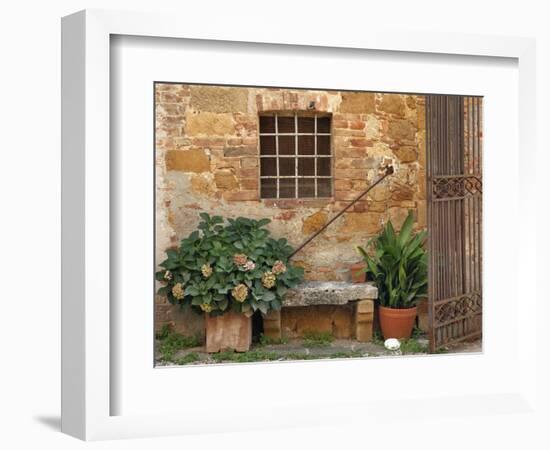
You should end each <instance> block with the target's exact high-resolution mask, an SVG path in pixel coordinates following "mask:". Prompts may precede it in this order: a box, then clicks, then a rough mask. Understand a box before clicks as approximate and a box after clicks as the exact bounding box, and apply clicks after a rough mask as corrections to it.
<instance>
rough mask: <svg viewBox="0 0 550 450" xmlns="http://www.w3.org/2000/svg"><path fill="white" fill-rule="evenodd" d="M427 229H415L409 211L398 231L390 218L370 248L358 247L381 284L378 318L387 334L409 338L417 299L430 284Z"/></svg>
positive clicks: (371, 275)
mask: <svg viewBox="0 0 550 450" xmlns="http://www.w3.org/2000/svg"><path fill="white" fill-rule="evenodd" d="M425 240H426V232H425V231H421V232H418V233H413V216H412V213H411V212H409V214H408V215H407V218H406V219H405V221H404V222H403V226H402V227H401V230H400V232H399V233H396V232H395V230H394V228H393V225H392V223H391V221H388V223H387V224H386V226H385V227H384V229H383V230H382V232H381V233H380V235H379V236H377V237H375V238H373V239H371V240H370V241H369V244H368V245H367V249H365V248H361V247H357V250H358V251H359V253H360V254H361V255H362V256H363V258H364V260H365V263H366V264H367V270H366V272H367V278H368V279H369V280H372V281H374V282H375V284H376V286H377V288H378V301H379V308H378V311H379V321H380V328H381V329H382V334H383V335H384V338H386V339H388V338H398V339H403V338H409V337H410V336H411V333H412V329H413V326H414V321H415V319H416V314H417V310H416V303H417V302H418V301H419V300H420V299H421V298H422V297H425V296H426V293H427V287H428V270H427V252H426V250H425V248H424V242H425Z"/></svg>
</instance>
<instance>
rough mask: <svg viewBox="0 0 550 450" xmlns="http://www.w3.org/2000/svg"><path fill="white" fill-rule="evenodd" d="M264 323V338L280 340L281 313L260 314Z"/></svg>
mask: <svg viewBox="0 0 550 450" xmlns="http://www.w3.org/2000/svg"><path fill="white" fill-rule="evenodd" d="M262 317H263V323H264V336H266V337H268V338H271V339H280V338H281V311H269V312H268V313H267V314H262Z"/></svg>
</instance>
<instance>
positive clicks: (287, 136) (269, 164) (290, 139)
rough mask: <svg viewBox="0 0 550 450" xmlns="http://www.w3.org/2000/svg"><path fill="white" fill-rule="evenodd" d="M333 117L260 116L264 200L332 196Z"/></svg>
mask: <svg viewBox="0 0 550 450" xmlns="http://www.w3.org/2000/svg"><path fill="white" fill-rule="evenodd" d="M330 121H331V118H330V116H327V115H318V114H308V113H303V114H293V113H288V114H284V113H277V114H270V115H261V116H260V196H261V198H322V197H331V196H332V151H331V145H330Z"/></svg>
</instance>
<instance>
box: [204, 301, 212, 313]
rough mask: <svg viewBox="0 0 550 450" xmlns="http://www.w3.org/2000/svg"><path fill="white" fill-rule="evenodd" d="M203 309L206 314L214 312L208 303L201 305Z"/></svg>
mask: <svg viewBox="0 0 550 450" xmlns="http://www.w3.org/2000/svg"><path fill="white" fill-rule="evenodd" d="M201 309H202V310H203V311H204V312H205V313H209V312H210V311H212V305H210V304H208V303H203V304H202V305H201Z"/></svg>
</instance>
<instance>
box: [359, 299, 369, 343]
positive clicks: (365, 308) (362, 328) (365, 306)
mask: <svg viewBox="0 0 550 450" xmlns="http://www.w3.org/2000/svg"><path fill="white" fill-rule="evenodd" d="M373 321H374V301H373V300H358V301H357V302H356V305H355V339H357V340H358V341H359V342H370V341H372V328H373V327H372V325H373Z"/></svg>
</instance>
